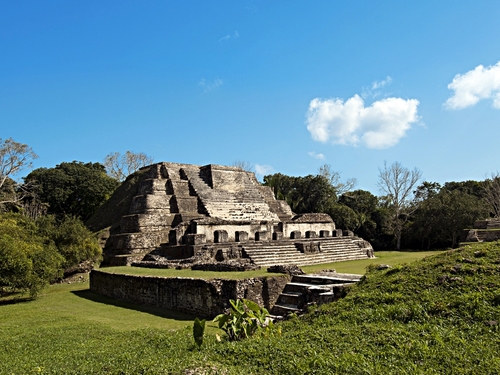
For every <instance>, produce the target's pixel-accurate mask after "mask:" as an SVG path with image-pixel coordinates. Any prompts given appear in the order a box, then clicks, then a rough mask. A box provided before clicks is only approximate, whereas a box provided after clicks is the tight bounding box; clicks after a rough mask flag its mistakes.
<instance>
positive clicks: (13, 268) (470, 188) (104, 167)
mask: <svg viewBox="0 0 500 375" xmlns="http://www.w3.org/2000/svg"><path fill="white" fill-rule="evenodd" d="M35 158H37V155H36V154H35V153H34V152H33V150H32V149H31V148H30V147H29V146H28V145H25V144H21V143H18V142H16V141H14V140H12V139H7V140H5V141H2V140H1V139H0V293H8V292H12V291H29V292H30V294H31V295H32V296H36V294H37V293H38V292H39V290H40V289H41V288H42V287H43V286H44V285H46V284H47V283H49V282H52V281H56V280H58V279H61V278H62V277H64V276H65V275H69V274H71V273H72V272H75V270H78V269H80V268H81V267H82V264H83V265H85V266H87V267H92V265H93V264H94V263H96V262H99V260H100V259H101V255H102V254H101V249H100V247H99V245H98V242H97V239H96V235H95V234H94V233H92V232H91V231H89V230H88V229H87V228H86V227H85V225H84V222H85V221H86V220H87V219H88V218H90V217H91V216H92V214H93V213H94V212H95V211H96V210H97V209H98V208H99V207H100V206H101V205H102V204H103V203H104V202H105V201H106V200H107V199H108V198H109V197H110V196H111V195H112V193H113V192H114V190H115V189H116V188H117V187H118V186H119V184H120V183H121V181H123V180H124V179H125V178H126V176H127V175H129V174H130V173H132V172H134V171H135V170H137V169H139V168H140V167H142V166H145V165H149V164H151V163H152V162H153V160H152V159H151V158H149V157H148V156H146V155H145V154H143V153H138V154H135V153H132V152H130V151H127V152H126V153H125V154H123V155H121V154H119V153H111V154H109V155H107V156H106V157H105V158H104V160H103V163H102V164H101V163H83V162H79V161H72V162H63V163H61V164H58V165H56V166H55V167H53V168H37V169H35V170H33V171H31V172H30V173H28V174H27V175H26V176H25V177H24V178H23V179H22V180H23V182H16V181H15V180H13V179H12V176H14V175H16V174H18V173H20V172H21V171H23V170H26V169H30V167H31V163H32V161H33V160H34V159H35ZM240 167H242V168H243V167H244V166H240ZM264 184H265V185H268V186H271V187H272V189H273V190H274V194H275V196H276V198H277V199H284V200H286V201H287V202H288V203H289V205H290V206H291V208H292V210H293V211H294V212H295V213H308V212H324V213H327V214H329V215H330V216H331V217H332V218H333V220H334V221H335V223H336V225H337V227H338V228H342V229H348V230H351V231H353V232H355V233H356V234H358V235H359V236H361V237H363V238H364V239H366V240H368V241H370V242H371V243H372V244H373V246H374V248H375V250H382V249H400V248H405V249H432V248H445V247H455V246H457V244H458V241H459V238H460V234H461V232H462V230H463V229H464V228H467V227H471V226H472V225H473V223H474V221H475V220H477V219H484V218H488V217H499V216H500V177H499V175H498V174H497V175H493V176H492V177H491V178H490V179H485V180H484V181H465V182H447V183H445V184H444V185H443V186H441V185H440V184H438V183H435V182H428V181H425V182H422V181H421V172H420V171H419V170H418V169H413V170H409V169H407V168H405V167H403V166H402V165H401V164H400V163H398V162H396V163H393V164H391V165H387V164H386V163H385V164H384V166H383V167H382V168H381V169H380V170H379V180H378V186H379V188H380V191H381V192H383V194H382V195H380V196H375V195H373V194H372V193H371V192H369V191H365V190H359V189H357V190H356V189H355V186H356V180H355V179H348V180H346V181H342V180H341V178H340V174H339V173H338V172H336V171H334V170H333V169H332V167H331V166H329V165H324V166H322V167H321V168H320V170H319V171H318V173H317V174H315V175H308V176H304V177H292V176H286V175H283V174H280V173H276V174H273V175H268V176H265V177H264Z"/></svg>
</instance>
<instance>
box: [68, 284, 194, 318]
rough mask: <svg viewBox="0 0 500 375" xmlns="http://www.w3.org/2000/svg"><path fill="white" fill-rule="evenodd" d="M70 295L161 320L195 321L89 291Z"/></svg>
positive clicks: (165, 310)
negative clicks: (153, 316)
mask: <svg viewBox="0 0 500 375" xmlns="http://www.w3.org/2000/svg"><path fill="white" fill-rule="evenodd" d="M71 293H73V294H74V295H76V296H78V297H80V298H85V299H87V300H89V301H92V302H97V303H103V304H106V305H112V306H116V307H121V308H124V309H129V310H135V311H140V312H143V313H148V314H151V315H156V316H159V317H162V318H167V319H173V320H180V321H189V320H191V321H192V320H194V319H195V316H194V315H189V314H185V313H182V312H179V311H173V310H167V309H162V308H161V307H156V306H148V305H136V304H133V303H130V302H125V301H120V300H117V299H113V298H109V297H105V296H101V295H100V294H97V293H93V292H91V291H90V289H86V290H76V291H72V292H71Z"/></svg>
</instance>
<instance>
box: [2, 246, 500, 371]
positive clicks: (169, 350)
mask: <svg viewBox="0 0 500 375" xmlns="http://www.w3.org/2000/svg"><path fill="white" fill-rule="evenodd" d="M87 298H90V297H87ZM43 303H44V302H43V298H41V299H40V301H35V302H34V304H31V303H26V304H19V305H5V306H0V309H1V310H3V311H2V312H3V313H4V314H0V363H1V364H2V365H1V366H0V373H9V374H10V373H14V374H24V373H30V372H40V373H75V374H136V373H141V374H163V373H168V374H215V373H219V374H377V373H378V374H497V373H500V357H499V356H498V350H499V349H500V335H499V333H500V332H499V329H498V326H499V322H500V243H483V244H478V245H474V246H466V247H465V248H462V249H458V250H455V251H450V252H446V253H442V254H439V255H436V256H432V257H428V258H425V259H423V260H421V261H416V262H413V263H410V264H403V265H400V266H394V267H392V268H389V269H385V270H380V269H379V267H377V266H372V267H369V270H368V272H367V274H366V277H365V278H364V280H363V281H362V282H360V283H359V284H358V285H356V286H355V287H353V288H351V289H350V290H349V293H348V295H347V297H345V298H344V299H342V300H340V301H338V302H335V303H332V304H329V305H324V306H322V307H320V308H314V309H311V311H310V313H309V314H307V315H305V316H303V317H300V318H294V319H291V320H289V321H286V322H284V323H282V324H280V326H281V335H278V334H276V335H275V336H271V337H268V338H265V337H254V338H251V339H247V340H243V341H240V342H224V341H223V342H217V340H216V339H215V335H214V332H213V329H212V330H209V332H208V334H207V337H206V339H205V342H204V344H203V346H202V347H201V349H200V350H198V349H196V348H195V346H194V342H193V339H192V335H191V329H190V327H187V328H186V329H180V330H176V331H168V328H167V327H165V329H159V328H156V327H150V328H147V329H135V330H116V329H112V328H111V327H110V326H109V325H105V324H102V323H101V322H100V321H98V320H92V319H90V318H91V316H92V313H93V312H92V310H87V311H85V314H86V315H87V316H88V321H86V322H84V321H83V320H82V319H81V318H79V319H76V318H75V317H74V316H72V315H70V314H66V315H64V316H61V315H59V314H58V313H56V312H55V311H54V312H53V313H52V314H51V315H44V314H45V313H44V312H43V311H42V310H41V309H42V306H45V305H43ZM36 306H38V308H39V309H40V311H38V312H37V311H34V310H33V311H30V312H29V314H28V312H27V309H28V308H29V309H32V308H33V307H36ZM50 306H51V305H50V304H47V305H46V306H45V308H46V309H50ZM23 311H24V312H23ZM14 314H16V315H17V316H19V317H22V316H26V322H25V321H14V320H13V317H14V316H15V315H14ZM101 314H104V313H101ZM6 316H10V318H6ZM28 316H30V317H33V316H38V317H39V320H37V321H35V320H34V318H29V319H28ZM101 319H103V318H101ZM141 319H144V316H143V317H141Z"/></svg>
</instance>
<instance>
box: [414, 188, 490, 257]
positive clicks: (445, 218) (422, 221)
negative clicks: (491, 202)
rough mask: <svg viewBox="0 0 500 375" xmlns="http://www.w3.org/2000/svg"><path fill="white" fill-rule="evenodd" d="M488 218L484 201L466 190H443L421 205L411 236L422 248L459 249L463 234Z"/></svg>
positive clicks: (416, 214)
mask: <svg viewBox="0 0 500 375" xmlns="http://www.w3.org/2000/svg"><path fill="white" fill-rule="evenodd" d="M487 215H488V210H487V208H486V205H485V203H484V200H482V199H480V198H478V197H476V196H475V195H473V194H468V193H466V192H464V191H462V190H458V189H455V190H452V191H449V190H447V189H441V190H440V191H439V192H438V193H437V194H434V195H432V196H431V197H429V198H428V199H425V200H424V201H422V202H421V204H420V205H419V207H418V209H417V210H416V211H415V212H414V214H413V217H412V224H411V227H410V228H409V231H408V232H409V236H411V237H413V241H414V242H420V244H421V246H422V247H426V248H428V249H429V248H431V247H435V246H438V247H445V246H451V247H456V246H457V245H458V241H459V239H460V235H461V233H462V231H463V230H464V229H465V228H467V227H471V226H472V225H473V224H474V222H475V221H476V220H477V219H482V218H484V217H486V216H487Z"/></svg>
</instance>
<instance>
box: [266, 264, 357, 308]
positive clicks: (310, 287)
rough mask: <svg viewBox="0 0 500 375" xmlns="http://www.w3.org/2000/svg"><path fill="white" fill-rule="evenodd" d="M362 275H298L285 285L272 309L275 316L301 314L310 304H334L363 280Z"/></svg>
mask: <svg viewBox="0 0 500 375" xmlns="http://www.w3.org/2000/svg"><path fill="white" fill-rule="evenodd" d="M361 277H362V275H355V274H342V273H328V275H297V276H293V277H292V280H291V281H290V282H289V283H288V284H286V285H285V288H284V289H283V291H282V292H281V294H280V296H279V297H278V299H277V301H276V303H275V304H274V306H273V308H272V309H271V313H272V314H273V315H274V316H287V315H289V314H299V313H303V312H305V311H306V310H307V307H308V306H309V305H310V304H317V305H320V304H322V303H327V302H332V301H334V300H337V299H338V298H340V297H341V296H342V295H343V292H344V288H345V287H346V286H348V285H352V284H354V283H356V282H358V281H359V280H361Z"/></svg>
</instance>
